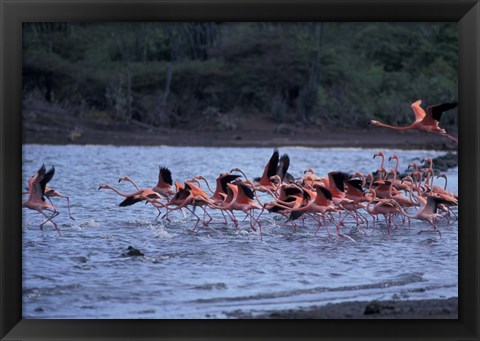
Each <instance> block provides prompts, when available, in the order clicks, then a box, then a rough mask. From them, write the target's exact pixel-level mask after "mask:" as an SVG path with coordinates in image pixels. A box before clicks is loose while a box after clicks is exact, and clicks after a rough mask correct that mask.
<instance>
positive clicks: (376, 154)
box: [373, 152, 385, 159]
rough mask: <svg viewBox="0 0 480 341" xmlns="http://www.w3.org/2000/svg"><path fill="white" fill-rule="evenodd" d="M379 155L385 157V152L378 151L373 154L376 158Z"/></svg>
mask: <svg viewBox="0 0 480 341" xmlns="http://www.w3.org/2000/svg"><path fill="white" fill-rule="evenodd" d="M377 156H380V157H382V158H384V157H385V154H383V152H378V153H375V154H373V158H374V159H375V158H376V157H377Z"/></svg>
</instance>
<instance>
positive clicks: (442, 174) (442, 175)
mask: <svg viewBox="0 0 480 341" xmlns="http://www.w3.org/2000/svg"><path fill="white" fill-rule="evenodd" d="M438 178H444V179H445V180H446V179H447V175H446V174H445V173H440V174H438V175H437V179H438Z"/></svg>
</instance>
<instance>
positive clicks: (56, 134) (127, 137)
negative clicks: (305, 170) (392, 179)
mask: <svg viewBox="0 0 480 341" xmlns="http://www.w3.org/2000/svg"><path fill="white" fill-rule="evenodd" d="M22 144H47V145H66V144H73V145H113V146H160V145H162V146H191V147H240V148H241V147H271V148H274V147H280V146H282V147H311V148H378V149H403V150H410V149H419V150H439V151H455V150H457V145H456V144H454V143H451V142H449V141H444V139H443V138H442V137H440V136H437V135H434V134H422V133H416V132H405V133H398V132H389V131H385V130H383V131H382V130H377V129H373V128H372V129H363V130H352V131H349V130H338V131H322V130H318V129H317V130H314V129H310V130H305V131H304V132H302V131H301V130H300V131H299V132H297V133H295V134H291V135H283V134H279V133H273V132H271V131H264V130H258V131H246V130H236V131H211V132H209V131H190V130H175V129H164V130H162V131H161V132H160V131H159V132H154V131H142V130H138V129H137V128H132V129H128V130H124V129H120V128H119V127H108V128H107V127H105V130H101V129H100V130H97V129H89V130H80V132H79V133H78V134H77V136H74V134H72V133H67V132H66V131H58V130H50V129H41V130H35V131H32V130H31V129H29V128H28V127H26V128H24V133H23V139H22Z"/></svg>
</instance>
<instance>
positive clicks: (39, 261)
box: [22, 145, 458, 318]
mask: <svg viewBox="0 0 480 341" xmlns="http://www.w3.org/2000/svg"><path fill="white" fill-rule="evenodd" d="M376 151H377V150H371V149H312V148H292V147H288V148H287V147H285V148H280V152H281V153H288V154H289V155H290V159H291V167H290V172H291V173H292V174H293V175H294V176H296V177H297V176H300V174H302V173H303V170H305V169H307V168H314V170H315V172H316V173H318V174H322V175H324V174H326V173H328V172H329V171H332V170H342V171H346V172H353V171H360V172H371V171H374V170H376V169H377V168H378V166H379V159H378V158H377V159H375V160H372V156H373V153H374V152H376ZM384 152H385V153H386V155H387V157H388V156H389V155H391V154H393V153H396V154H397V155H399V157H400V161H401V163H400V167H399V169H400V171H404V170H405V169H406V167H407V165H408V163H409V162H412V161H416V162H419V161H420V159H422V158H423V157H436V156H439V155H441V154H443V153H442V152H434V151H400V150H395V151H390V150H387V151H384ZM271 153H272V149H271V148H195V147H113V146H45V145H24V146H23V178H24V184H25V185H26V181H27V179H28V177H30V176H32V175H33V174H34V173H35V171H36V170H37V169H38V167H39V166H40V165H41V164H42V163H43V162H44V163H45V164H46V165H47V167H50V166H51V165H54V166H55V168H56V172H55V176H54V178H53V180H52V181H51V182H50V183H49V186H51V187H53V188H55V189H57V190H59V191H61V192H63V193H64V194H67V195H69V196H70V198H71V199H70V200H71V204H72V214H73V215H74V217H75V219H76V220H75V221H73V220H70V219H69V218H68V214H67V210H66V204H65V202H64V201H63V200H61V199H59V198H54V202H55V204H56V205H57V207H58V209H59V210H60V211H61V212H62V213H61V214H60V215H59V216H58V217H57V218H56V221H57V222H58V224H59V227H60V229H61V231H62V236H60V237H59V236H58V234H57V233H56V232H55V231H54V229H53V225H48V224H47V225H45V229H44V230H43V231H41V230H40V229H39V224H40V223H41V222H42V221H43V219H42V216H41V215H40V214H38V213H37V212H34V211H30V210H27V209H23V226H22V227H23V317H24V318H197V317H199V318H202V317H219V318H222V317H225V316H227V315H226V313H228V312H231V311H234V310H237V309H242V310H254V311H261V310H264V309H268V310H270V309H280V308H293V307H298V306H308V305H314V304H326V303H329V302H340V301H353V300H367V299H399V300H402V299H421V298H444V297H452V296H455V297H457V296H458V238H457V237H458V235H457V232H458V231H457V230H458V224H457V223H455V224H453V225H451V226H448V225H447V224H446V223H445V222H440V228H441V230H442V238H440V237H439V236H438V234H436V233H430V232H427V233H421V234H418V231H419V230H422V229H425V230H429V229H431V227H430V226H429V225H428V223H423V222H418V221H417V222H414V221H412V225H411V227H410V228H408V227H407V226H403V227H402V226H400V227H399V228H398V229H396V230H393V231H392V232H391V234H390V235H387V233H386V230H385V226H384V223H383V221H381V222H380V224H378V225H377V226H376V227H375V228H372V227H371V226H370V227H369V228H368V229H367V234H366V235H364V234H362V233H360V232H358V231H357V230H355V229H354V228H353V227H354V225H353V224H352V223H347V224H346V227H345V228H344V231H345V233H347V234H348V235H349V236H351V237H352V238H354V239H355V240H356V243H353V242H351V241H350V240H348V239H345V238H341V239H339V240H337V238H336V237H335V236H334V234H333V235H332V237H330V238H329V237H328V235H327V233H326V230H325V229H323V228H322V229H321V230H320V231H319V233H318V234H317V235H316V236H315V235H314V234H315V230H316V225H315V224H314V223H313V222H312V221H311V220H310V219H307V220H306V221H305V223H304V225H302V223H301V222H300V223H299V226H300V228H299V230H298V231H297V232H294V231H293V229H292V227H291V225H289V224H285V223H284V219H280V217H278V216H275V215H273V214H264V215H262V217H261V219H260V221H261V223H262V228H263V238H262V239H260V238H259V235H258V233H257V232H254V231H251V230H250V229H249V224H248V221H244V222H242V223H241V225H240V229H236V228H235V227H234V225H233V224H232V223H229V224H228V226H226V225H225V224H220V222H222V221H223V218H222V216H221V214H220V213H218V212H211V214H212V215H213V216H214V218H215V220H214V221H215V222H217V223H215V224H210V226H209V227H208V228H201V229H200V230H199V231H198V232H192V227H193V226H194V224H195V222H196V219H194V218H193V217H191V215H190V214H185V217H184V216H183V215H182V214H181V213H180V212H175V213H172V214H171V222H170V223H167V222H166V221H160V222H155V217H156V215H157V211H156V210H155V209H154V208H153V207H150V206H149V205H147V206H146V205H144V204H142V203H140V204H136V205H134V206H131V207H119V206H118V203H119V202H120V201H122V199H123V198H121V197H119V196H117V195H116V194H114V193H113V192H111V191H107V190H102V191H98V190H97V189H98V186H99V185H100V184H104V183H107V184H111V185H114V186H117V187H118V188H119V189H121V190H122V191H123V192H127V193H128V192H133V187H132V186H131V185H130V184H128V183H120V184H118V183H117V180H118V178H119V177H121V176H125V175H128V176H130V177H131V178H133V179H134V180H136V181H137V183H138V184H139V185H140V186H141V187H143V188H146V187H152V186H153V185H154V184H155V183H156V179H157V175H158V166H159V165H165V166H168V167H169V168H170V169H171V171H172V173H173V178H174V180H179V181H184V180H187V179H190V178H191V177H193V176H195V175H199V174H201V175H204V176H205V177H206V178H207V179H208V180H209V181H210V183H212V185H213V184H214V183H215V182H214V180H215V178H216V177H217V176H218V175H219V174H220V173H221V172H227V171H230V169H231V168H233V167H240V168H242V169H243V170H244V171H245V172H246V173H247V174H248V175H249V176H251V177H255V176H260V175H261V173H262V171H263V168H264V166H265V164H266V162H267V161H268V159H269V157H270V156H271ZM386 161H387V160H386ZM387 166H388V167H387V168H390V167H392V168H393V167H394V162H392V163H388V164H387ZM447 175H448V179H449V182H448V187H449V188H448V189H449V190H451V191H454V192H457V191H458V190H457V189H458V180H457V179H458V169H456V168H455V169H452V170H449V171H448V172H447ZM438 181H439V185H441V186H443V180H441V183H440V180H438ZM261 199H262V200H264V201H267V200H269V197H266V196H265V195H262V196H261ZM199 212H201V210H198V211H197V213H199ZM237 217H239V218H240V217H242V214H241V213H238V214H237ZM242 218H243V217H242ZM330 230H331V231H332V232H333V231H334V228H333V227H331V228H330ZM130 245H131V246H133V247H135V248H137V249H139V250H140V251H142V252H143V253H144V256H140V257H126V256H123V255H122V254H123V253H125V252H126V250H127V247H128V246H130Z"/></svg>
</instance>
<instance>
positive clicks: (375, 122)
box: [368, 120, 380, 126]
mask: <svg viewBox="0 0 480 341" xmlns="http://www.w3.org/2000/svg"><path fill="white" fill-rule="evenodd" d="M370 124H372V125H374V126H378V125H379V124H380V122H378V121H375V120H370V122H368V125H370Z"/></svg>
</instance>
